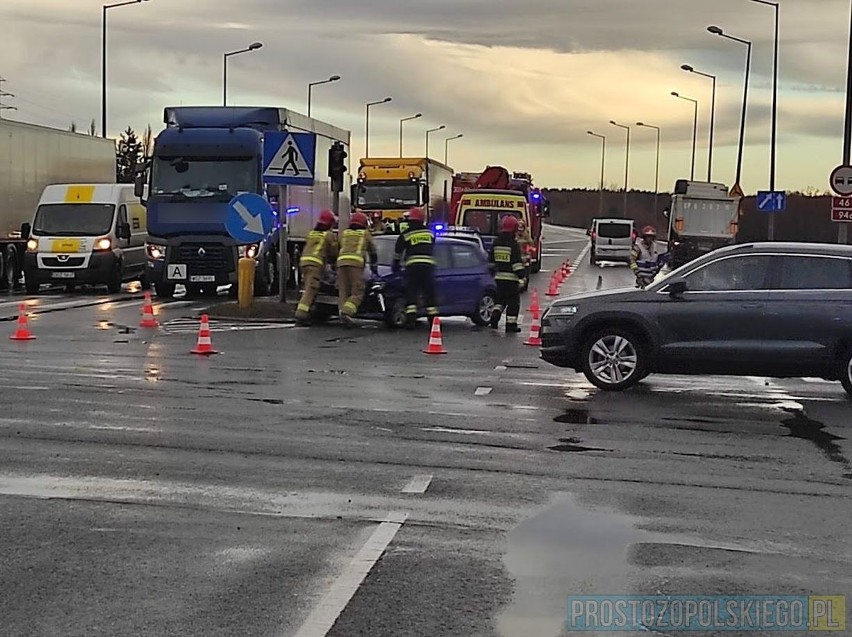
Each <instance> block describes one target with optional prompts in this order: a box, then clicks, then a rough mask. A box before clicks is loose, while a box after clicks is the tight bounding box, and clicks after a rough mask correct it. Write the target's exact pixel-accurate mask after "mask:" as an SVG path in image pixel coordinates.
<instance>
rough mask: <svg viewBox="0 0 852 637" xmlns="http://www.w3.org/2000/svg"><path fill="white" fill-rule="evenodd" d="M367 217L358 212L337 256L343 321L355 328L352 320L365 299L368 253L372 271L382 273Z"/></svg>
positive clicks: (344, 236) (342, 236)
mask: <svg viewBox="0 0 852 637" xmlns="http://www.w3.org/2000/svg"><path fill="white" fill-rule="evenodd" d="M367 223H368V221H367V215H365V214H364V213H363V212H356V213H355V214H353V215H352V218H351V219H350V220H349V227H348V228H347V229H346V230H344V231H343V233H342V234H341V235H340V252H339V253H338V255H337V286H338V290H339V294H340V320H341V321H343V324H344V325H346V326H351V325H353V322H352V317H354V316H355V314H356V313H357V312H358V308H359V307H360V305H361V301H362V300H363V299H364V265H365V262H364V254H365V253H366V254H368V255H369V256H370V269H371V270H372V271H373V274H376V273H377V272H378V265H377V263H378V260H379V257H378V254H377V253H376V246H375V245H374V244H373V238H372V236H371V234H370V231H369V230H367Z"/></svg>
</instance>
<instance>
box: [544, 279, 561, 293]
mask: <svg viewBox="0 0 852 637" xmlns="http://www.w3.org/2000/svg"><path fill="white" fill-rule="evenodd" d="M558 276H559V275H558V274H556V273H554V274H553V276H552V277H550V287H548V288H547V292H546V296H559V280H558Z"/></svg>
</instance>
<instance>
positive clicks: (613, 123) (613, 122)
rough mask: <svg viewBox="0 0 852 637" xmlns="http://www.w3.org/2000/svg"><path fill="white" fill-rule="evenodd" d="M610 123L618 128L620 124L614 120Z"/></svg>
mask: <svg viewBox="0 0 852 637" xmlns="http://www.w3.org/2000/svg"><path fill="white" fill-rule="evenodd" d="M609 123H610V124H612V125H613V126H618V122H616V121H615V120H614V119H611V120H609Z"/></svg>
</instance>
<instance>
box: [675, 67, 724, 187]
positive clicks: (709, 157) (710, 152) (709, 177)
mask: <svg viewBox="0 0 852 637" xmlns="http://www.w3.org/2000/svg"><path fill="white" fill-rule="evenodd" d="M680 68H682V69H683V70H684V71H687V72H689V73H695V74H696V75H700V76H702V77H709V78H710V79H711V80H713V97H712V98H711V104H710V146H709V148H708V150H707V183H708V184H709V183H710V182H711V181H713V135H714V132H715V130H716V76H715V75H711V74H710V73H702V72H701V71H696V70H695V69H694V68H692V67H691V66H690V65H689V64H684V65H683V66H681V67H680Z"/></svg>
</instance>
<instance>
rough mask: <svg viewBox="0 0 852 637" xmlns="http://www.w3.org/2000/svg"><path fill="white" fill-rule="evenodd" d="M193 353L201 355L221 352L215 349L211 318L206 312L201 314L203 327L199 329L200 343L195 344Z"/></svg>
mask: <svg viewBox="0 0 852 637" xmlns="http://www.w3.org/2000/svg"><path fill="white" fill-rule="evenodd" d="M192 353H193V354H199V355H200V356H210V355H211V354H218V353H219V352H217V351H216V350H215V349H213V342H212V341H211V340H210V320H209V319H208V318H207V315H206V314H202V315H201V329H199V330H198V343H197V344H196V345H195V349H194V350H192Z"/></svg>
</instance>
